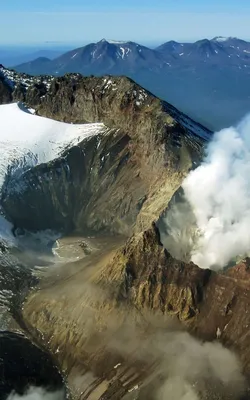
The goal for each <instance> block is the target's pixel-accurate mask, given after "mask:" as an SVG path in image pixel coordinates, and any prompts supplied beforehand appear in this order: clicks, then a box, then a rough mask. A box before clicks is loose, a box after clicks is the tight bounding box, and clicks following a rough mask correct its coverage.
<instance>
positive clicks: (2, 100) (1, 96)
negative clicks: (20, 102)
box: [0, 77, 12, 104]
mask: <svg viewBox="0 0 250 400" xmlns="http://www.w3.org/2000/svg"><path fill="white" fill-rule="evenodd" d="M11 101H12V94H11V88H10V87H9V86H8V85H7V84H6V83H5V82H4V79H2V78H1V77H0V104H8V103H10V102H11Z"/></svg>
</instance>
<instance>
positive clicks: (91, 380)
mask: <svg viewBox="0 0 250 400" xmlns="http://www.w3.org/2000/svg"><path fill="white" fill-rule="evenodd" d="M90 266H91V268H90ZM67 270H68V267H66V269H65V271H67ZM61 273H62V272H61ZM231 273H234V269H232V270H230V271H229V272H228V273H226V274H217V273H215V272H213V271H210V270H202V269H199V268H198V267H197V266H196V265H194V264H192V263H190V264H185V263H183V262H181V261H176V260H175V259H173V258H172V257H171V256H170V254H169V253H168V252H166V251H165V250H164V249H163V247H162V245H161V243H160V240H159V232H158V230H157V228H156V227H155V225H153V227H152V228H151V229H149V230H147V231H145V232H143V233H140V234H136V235H134V236H133V237H132V238H130V239H129V240H128V241H127V243H126V244H125V245H124V246H123V247H122V248H120V249H117V250H116V251H115V249H113V250H112V251H107V253H103V254H101V256H100V258H97V259H95V260H93V259H91V258H90V259H89V263H87V264H85V265H78V267H77V274H75V273H74V269H73V270H71V271H70V272H65V274H66V276H64V278H63V279H62V280H61V279H59V278H57V279H56V280H55V279H51V277H50V278H49V277H48V279H47V280H46V282H47V283H46V284H45V286H44V287H43V286H41V288H40V290H39V291H38V292H37V293H34V294H33V295H32V296H30V298H28V299H27V302H26V304H25V305H24V311H23V317H24V320H25V322H26V324H27V328H28V329H29V330H30V331H31V332H32V334H33V335H35V336H36V337H38V338H40V340H42V342H43V343H44V344H46V345H47V346H49V348H50V350H51V352H52V353H53V354H54V356H55V357H56V359H57V360H58V362H59V365H60V366H61V367H62V369H63V371H64V373H65V376H67V379H68V382H69V385H70V387H71V389H72V392H73V393H74V396H75V398H79V393H80V392H81V391H82V392H83V393H84V396H85V397H84V398H86V399H88V398H91V397H88V396H96V397H95V398H102V399H108V398H112V399H116V398H117V399H119V398H123V397H124V396H125V395H126V394H127V395H128V393H130V392H129V391H130V390H132V389H133V388H134V387H136V386H137V385H139V387H140V388H141V390H140V395H139V397H138V398H139V399H141V398H142V399H143V398H149V399H150V398H152V391H151V390H153V389H152V388H154V390H155V385H156V382H157V379H158V378H156V377H157V376H158V373H160V375H161V376H162V373H163V372H164V371H163V370H162V359H161V357H162V356H163V355H164V354H165V353H164V351H165V350H164V346H165V345H166V343H167V342H168V340H170V343H171V340H172V339H171V338H172V337H175V338H176V337H177V338H178V337H179V335H182V333H181V332H182V329H185V330H188V331H190V332H191V333H192V334H194V335H195V336H196V337H198V338H199V339H201V340H204V339H205V340H208V341H216V342H217V343H218V345H219V343H223V344H224V345H226V346H228V347H230V348H232V349H233V350H236V351H237V353H238V354H239V355H240V358H241V361H242V362H243V366H244V369H245V372H246V373H247V374H249V372H250V371H249V367H250V365H249V359H250V357H249V354H248V351H247V348H248V336H247V332H248V324H249V323H250V321H249V315H248V312H247V310H248V302H249V300H250V291H249V285H248V283H247V282H246V281H242V280H240V279H236V278H232V277H231V276H230V275H231ZM76 275H77V277H76ZM61 276H63V275H61ZM79 305H80V307H79ZM169 318H170V319H169ZM177 321H178V324H177ZM176 324H177V325H176ZM171 332H174V333H172V334H171ZM178 332H179V333H178ZM41 334H42V337H41ZM165 335H167V336H166V337H165ZM171 335H173V336H171ZM180 337H182V336H180ZM187 340H188V341H189V340H190V339H189V338H187ZM192 340H193V339H192ZM177 342H178V341H177ZM155 343H158V347H157V348H155ZM159 343H162V344H161V345H160V344H159ZM164 343H165V344H164ZM181 343H182V345H183V342H181ZM182 345H181V346H182ZM170 346H171V345H170ZM190 346H192V345H191V344H190ZM211 346H213V345H211ZM216 346H217V344H215V353H216V354H217V350H216ZM150 349H151V350H150ZM157 349H158V350H157ZM211 351H212V349H211ZM218 351H220V349H219V348H218ZM209 354H210V353H209ZM165 358H166V355H164V359H165ZM222 359H223V360H224V355H222ZM117 365H118V366H117ZM188 365H189V364H188ZM116 366H117V367H116ZM115 367H116V368H115ZM119 368H120V369H119ZM220 368H222V367H220ZM223 368H224V367H223ZM233 370H234V369H233ZM160 371H161V372H160ZM151 374H153V376H154V379H153V378H152V375H151ZM80 376H81V378H80ZM76 377H79V379H76ZM84 377H85V378H84ZM129 377H130V378H129ZM155 379H156V381H155ZM211 379H212V380H211ZM211 379H209V385H210V386H209V387H210V389H209V391H208V392H207V389H206V388H205V387H204V388H203V389H202V390H201V394H200V396H201V397H200V398H201V399H217V398H218V399H229V398H232V399H236V398H237V399H238V398H239V397H238V395H236V394H235V395H234V394H233V389H232V388H231V389H230V390H229V392H227V389H225V387H224V388H221V389H218V388H217V389H216V385H217V384H216V379H215V381H213V378H211ZM148 380H149V381H150V382H151V383H152V384H153V386H152V387H151V385H150V386H149V388H148V390H147V389H146V392H145V388H146V387H147V382H148ZM211 382H214V383H213V384H211ZM203 383H204V382H203ZM204 384H205V383H204ZM214 384H215V386H214V387H213V385H214ZM145 385H146V386H145ZM98 393H99V395H98ZM131 393H132V392H131ZM98 396H99V397H98ZM140 396H141V397H140ZM143 396H144V397H143ZM145 396H146V397H145ZM147 396H149V397H147ZM150 396H151V397H150ZM124 398H127V397H124ZM128 398H129V399H130V397H128ZM131 398H132V397H131ZM244 398H245V397H244ZM246 398H248V397H246Z"/></svg>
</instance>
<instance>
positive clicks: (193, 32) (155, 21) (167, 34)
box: [0, 0, 250, 44]
mask: <svg viewBox="0 0 250 400" xmlns="http://www.w3.org/2000/svg"><path fill="white" fill-rule="evenodd" d="M201 3H202V4H201ZM249 18H250V0H125V1H124V0H122V1H119V0H60V1H59V0H9V1H5V2H2V4H1V25H0V44H42V43H45V42H53V43H61V42H63V43H69V44H84V43H87V42H92V41H98V40H100V39H102V38H106V39H117V40H134V41H138V42H141V43H154V42H164V41H167V40H170V39H174V40H180V41H189V40H196V39H200V38H204V37H208V38H212V37H214V36H217V35H221V36H237V37H241V38H244V39H249V40H250V24H249Z"/></svg>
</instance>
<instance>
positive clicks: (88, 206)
mask: <svg viewBox="0 0 250 400" xmlns="http://www.w3.org/2000/svg"><path fill="white" fill-rule="evenodd" d="M38 86H39V85H38V84H34V85H31V86H30V87H29V88H28V89H27V90H26V92H25V94H24V95H25V101H26V103H27V104H28V105H29V106H32V107H34V108H35V109H36V112H37V114H39V115H43V116H46V117H49V118H54V119H58V120H61V121H66V122H73V123H84V122H103V123H104V124H105V125H106V127H107V129H106V130H104V132H103V134H102V135H98V137H94V138H92V139H89V140H86V141H84V142H83V143H81V144H80V145H79V146H78V147H75V148H72V149H69V150H68V151H67V152H65V153H64V154H63V155H62V157H61V158H59V159H57V160H54V161H53V162H51V163H49V164H46V165H39V166H37V167H36V168H33V169H29V170H28V171H26V172H24V173H23V174H22V176H21V177H20V176H18V179H17V178H16V176H15V173H13V169H11V168H10V170H9V174H7V176H6V180H5V184H4V186H3V190H2V199H1V203H2V205H3V209H4V211H5V213H6V214H7V216H8V217H9V218H10V219H11V220H12V221H13V222H14V223H15V224H16V225H17V226H20V227H25V228H29V229H45V228H52V229H59V230H62V231H67V232H68V231H70V230H73V229H75V230H78V231H81V230H86V228H88V229H90V230H93V231H100V230H106V231H109V232H118V233H123V234H129V233H130V231H131V228H132V227H133V226H134V225H135V224H136V229H137V231H140V230H142V229H145V228H146V227H147V226H149V224H150V223H151V221H152V220H154V219H156V218H157V217H158V215H159V214H160V213H161V212H162V211H163V210H164V208H165V207H166V205H167V203H168V201H169V199H170V198H171V196H172V195H173V193H174V192H175V190H176V189H177V188H178V187H179V186H180V183H181V181H182V180H183V177H184V176H185V174H186V173H187V172H188V171H189V169H190V168H192V167H193V166H194V165H195V164H194V163H195V162H197V161H198V160H199V159H200V157H201V153H202V146H203V141H204V140H205V139H207V138H208V137H209V135H210V132H209V131H207V130H206V129H203V128H202V127H201V126H200V125H198V124H196V123H195V122H193V121H192V120H190V119H189V118H188V117H186V116H185V115H183V114H181V113H179V112H178V111H177V110H176V109H174V108H173V107H171V106H170V105H169V104H167V103H164V102H161V101H160V100H159V99H157V98H156V97H154V96H153V95H151V94H150V93H149V92H147V91H145V90H144V89H142V88H140V87H139V86H138V85H136V84H135V83H134V82H133V81H131V80H129V79H127V78H123V77H122V78H119V77H118V78H110V77H106V78H83V77H81V76H80V75H68V76H65V77H63V78H58V79H54V80H52V81H51V82H50V87H49V89H48V90H47V89H46V94H45V95H44V94H43V93H44V92H43V91H42V92H41V93H40V92H39V90H40V89H41V86H42V84H40V86H39V87H38ZM39 88H40V89H39ZM16 91H17V89H15V95H16V93H17V92H16ZM38 93H40V97H39V95H38ZM13 95H14V94H13ZM45 204H46V207H44V205H45ZM27 206H28V207H27ZM27 211H28V212H27Z"/></svg>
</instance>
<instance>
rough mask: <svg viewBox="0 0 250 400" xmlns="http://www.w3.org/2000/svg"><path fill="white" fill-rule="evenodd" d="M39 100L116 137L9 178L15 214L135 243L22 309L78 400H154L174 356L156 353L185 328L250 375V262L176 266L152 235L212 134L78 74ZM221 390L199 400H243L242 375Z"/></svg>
mask: <svg viewBox="0 0 250 400" xmlns="http://www.w3.org/2000/svg"><path fill="white" fill-rule="evenodd" d="M38 92H39V90H38ZM38 92H37V88H36V90H34V93H36V95H35V96H34V97H32V94H31V93H33V92H32V86H31V88H28V89H27V92H25V98H24V99H23V100H25V101H26V103H27V104H28V105H29V106H32V107H34V108H35V109H36V112H37V114H38V115H43V116H46V117H50V118H55V119H58V120H61V121H65V122H73V123H75V122H77V123H83V122H103V123H104V124H105V125H106V127H107V128H108V129H107V130H105V132H104V133H103V134H101V135H99V136H97V137H94V138H91V139H89V140H85V141H83V142H82V143H81V144H80V145H79V146H76V147H73V148H71V149H69V150H67V151H66V152H65V154H63V156H62V157H59V158H58V159H57V160H54V161H52V162H50V163H48V164H43V165H39V166H37V167H35V168H31V169H30V170H29V171H26V172H24V173H23V175H22V176H21V178H20V179H19V182H18V185H17V182H16V181H15V175H12V174H11V173H10V175H9V176H7V178H6V180H5V184H4V187H3V191H2V204H3V207H4V210H5V212H6V214H7V215H8V216H9V217H10V218H11V219H12V221H13V222H15V224H16V225H17V226H21V227H25V228H29V229H33V230H39V229H45V228H54V229H60V230H61V231H62V232H67V233H70V232H75V231H78V232H80V233H85V232H88V231H89V230H91V232H94V234H95V235H98V234H100V233H101V232H105V233H113V234H125V235H126V236H129V238H128V239H127V240H126V239H122V238H121V240H118V241H117V243H114V241H113V240H111V242H112V245H104V246H103V248H102V249H101V251H99V252H98V251H97V252H96V253H95V252H94V253H93V255H90V256H87V257H86V258H85V259H84V261H82V262H81V261H79V262H76V263H71V264H66V265H65V266H61V267H60V266H58V267H57V268H56V269H55V270H54V271H48V272H47V273H46V274H45V276H44V277H43V278H42V279H41V282H40V288H39V289H40V290H38V291H35V292H33V293H32V294H30V295H29V296H28V297H27V299H26V301H25V302H24V305H23V312H22V318H23V321H24V324H25V325H26V329H27V330H28V331H29V333H30V334H31V335H32V336H33V337H34V338H35V340H36V341H38V342H39V343H40V344H42V345H44V346H46V347H47V348H48V349H49V350H50V351H51V353H52V354H53V356H54V358H55V360H56V361H57V363H58V365H59V366H60V368H61V370H62V371H63V372H64V374H65V377H66V378H67V381H68V384H69V386H70V389H71V391H72V395H73V396H74V398H77V399H121V398H125V399H134V396H137V397H136V398H138V399H152V398H154V393H155V390H156V386H159V384H160V382H161V381H162V377H163V373H164V371H163V370H162V362H163V360H162V357H163V356H164V357H165V355H164V353H162V352H161V350H162V349H160V350H159V348H158V350H156V351H155V352H154V351H150V348H151V345H152V343H153V347H152V349H154V346H155V344H154V343H155V340H156V339H157V340H158V338H159V335H160V338H163V339H159V340H160V341H159V343H162V340H164V338H165V336H164V335H165V334H166V332H174V335H175V332H177V334H176V335H177V336H178V334H179V333H178V332H181V333H182V332H183V329H184V330H188V331H190V332H191V333H192V334H194V335H195V336H197V337H198V338H200V339H202V340H203V339H206V340H215V339H216V340H217V341H219V342H222V343H224V344H225V345H227V346H229V347H231V348H233V349H234V350H236V351H237V352H238V354H239V355H240V357H241V360H242V362H243V366H244V368H245V372H246V373H249V365H250V364H249V362H250V355H249V354H248V350H247V349H248V328H247V327H248V313H247V312H246V311H247V309H248V303H249V298H250V297H249V293H250V292H249V285H248V280H247V279H246V276H247V272H244V271H243V270H244V268H245V267H244V265H243V267H242V269H241V270H240V271H241V272H240V273H239V272H238V270H237V269H236V268H234V269H232V270H231V271H229V272H228V273H226V274H216V273H214V272H211V271H208V270H201V269H199V268H198V267H197V266H195V265H194V264H192V263H191V264H185V263H183V262H180V261H177V260H175V259H173V258H172V257H171V256H170V255H169V253H168V252H166V251H165V250H164V249H163V247H162V245H161V243H160V239H159V232H158V230H157V229H156V228H155V225H153V227H152V226H151V225H152V222H153V221H157V220H158V218H159V216H160V215H161V213H162V212H163V211H164V210H165V209H166V207H167V205H168V202H169V200H170V199H171V198H172V196H173V195H174V193H175V192H176V191H177V190H178V188H179V187H180V185H181V182H182V180H183V178H184V177H185V176H186V174H187V173H188V171H189V170H190V169H191V168H194V167H195V166H196V164H197V163H198V162H199V161H200V159H201V157H202V152H203V145H204V140H206V139H207V138H208V137H209V135H210V132H209V131H207V130H205V129H203V128H202V127H201V126H200V125H198V124H196V123H195V122H193V121H192V120H190V119H189V118H188V117H186V116H185V115H183V114H181V113H179V112H178V111H177V110H176V109H174V108H173V107H171V106H170V105H169V104H167V103H164V102H162V101H160V100H159V99H157V98H156V97H154V96H152V95H151V94H150V93H149V92H147V91H145V90H144V89H142V88H140V87H139V86H138V85H136V84H135V83H134V82H133V81H131V80H129V79H127V78H123V77H121V78H111V77H104V78H83V77H81V76H80V75H68V76H65V77H63V78H57V79H54V80H52V82H51V85H50V88H49V89H46V94H45V95H44V94H42V95H41V96H40V95H39V94H38V95H37V93H38ZM28 93H29V95H28ZM13 100H14V99H13ZM17 188H18V190H17ZM20 188H21V190H20ZM237 268H239V266H238V267H237ZM246 271H247V268H246ZM174 320H177V321H178V322H179V323H178V325H177V327H176V326H175V323H174ZM169 321H170V322H169ZM173 324H174V325H173ZM162 334H163V336H162ZM155 335H156V336H155ZM151 337H153V339H152V341H151ZM155 338H156V339H155ZM235 379H236V372H235ZM212 383H213V384H214V385H215V387H214V388H212V389H211V382H210V381H209V384H208V386H207V384H206V382H204V381H202V385H204V388H203V389H202V387H198V389H197V390H199V391H200V392H201V397H200V398H201V399H210V400H211V399H230V398H231V399H236V398H239V397H237V395H235V396H234V391H233V389H232V385H234V384H235V386H237V385H236V383H235V381H234V379H233V378H232V382H231V383H230V384H229V386H227V387H226V389H225V387H223V388H221V387H220V385H219V387H217V381H216V377H215V378H214V379H213V380H212ZM199 384H200V383H199ZM230 385H231V386H230ZM211 390H212V392H211ZM228 390H229V392H228Z"/></svg>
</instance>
